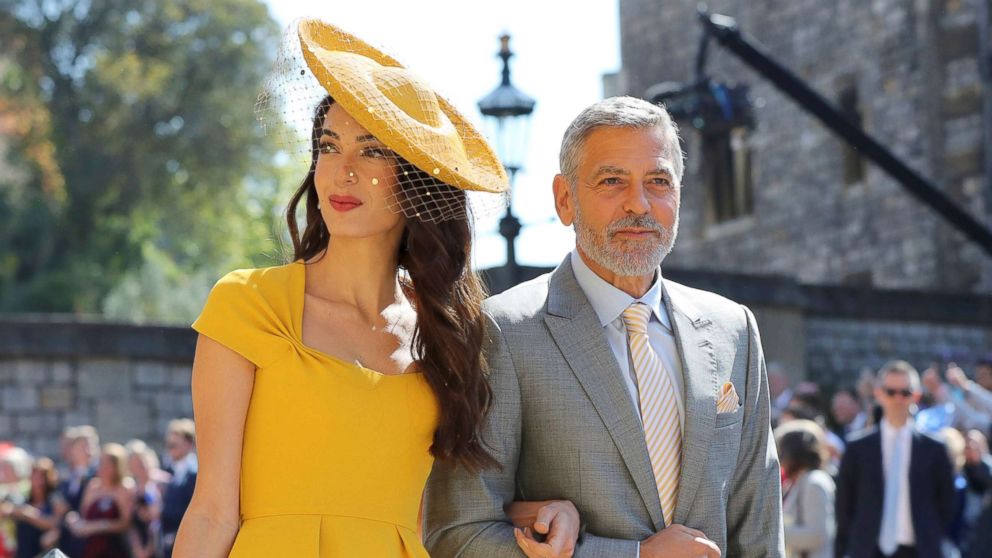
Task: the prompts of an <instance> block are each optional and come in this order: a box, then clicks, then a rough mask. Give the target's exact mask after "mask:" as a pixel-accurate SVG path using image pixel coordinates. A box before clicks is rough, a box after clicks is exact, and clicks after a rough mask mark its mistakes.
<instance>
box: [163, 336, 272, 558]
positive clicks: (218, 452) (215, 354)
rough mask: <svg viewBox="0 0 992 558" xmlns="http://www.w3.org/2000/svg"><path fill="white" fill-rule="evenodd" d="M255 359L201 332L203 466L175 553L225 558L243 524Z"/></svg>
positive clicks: (198, 389)
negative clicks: (245, 450) (243, 471)
mask: <svg viewBox="0 0 992 558" xmlns="http://www.w3.org/2000/svg"><path fill="white" fill-rule="evenodd" d="M254 382H255V365H254V364H252V363H251V362H250V361H249V360H248V359H246V358H244V357H243V356H241V355H239V354H238V353H236V352H234V351H233V350H231V349H229V348H227V347H225V346H224V345H221V344H220V343H218V342H216V341H214V340H213V339H210V338H209V337H206V336H204V335H201V336H200V337H199V339H198V340H197V343H196V356H195V357H194V359H193V417H194V419H195V420H196V438H197V448H198V452H197V459H198V461H199V471H198V472H197V475H196V487H195V488H194V490H193V499H192V501H191V502H190V504H189V508H187V510H186V514H185V515H184V516H183V521H182V523H181V524H180V526H179V534H178V535H177V537H176V545H175V547H174V549H173V552H172V555H173V556H174V558H192V557H196V558H201V557H202V558H212V557H217V558H222V557H226V556H227V555H228V554H229V553H230V551H231V545H232V544H234V537H235V536H236V535H237V534H238V528H239V527H240V515H241V512H240V505H241V502H240V500H239V494H240V485H241V447H242V443H243V438H244V431H245V417H246V415H247V413H248V401H249V400H250V399H251V390H252V386H253V385H254Z"/></svg>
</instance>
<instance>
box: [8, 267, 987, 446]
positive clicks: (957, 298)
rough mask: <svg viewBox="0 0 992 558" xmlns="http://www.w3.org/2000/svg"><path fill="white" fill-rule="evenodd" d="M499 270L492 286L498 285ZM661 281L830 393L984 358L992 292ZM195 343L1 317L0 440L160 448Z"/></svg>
mask: <svg viewBox="0 0 992 558" xmlns="http://www.w3.org/2000/svg"><path fill="white" fill-rule="evenodd" d="M543 271H548V270H541V269H538V268H527V269H525V270H524V271H523V275H524V276H526V277H532V276H534V275H537V274H539V273H541V272H543ZM502 273H505V270H502V271H499V270H498V271H496V272H494V273H493V274H492V275H491V276H490V277H489V280H490V282H494V283H499V282H500V281H503V280H505V279H506V278H505V277H502V276H501V274H502ZM665 275H666V277H668V278H669V279H672V280H675V281H678V282H680V283H683V284H686V285H690V286H692V287H696V288H700V289H704V290H708V291H712V292H716V293H718V294H721V295H723V296H726V297H728V298H730V299H731V300H734V301H737V302H739V303H741V304H745V305H747V306H748V307H750V308H751V309H752V310H753V311H754V314H755V317H756V318H757V320H758V327H759V328H760V330H761V335H762V344H763V348H764V352H765V358H766V360H767V361H768V362H777V363H780V364H782V365H783V367H784V368H785V370H786V372H788V373H790V375H792V376H793V378H794V379H801V378H806V379H810V380H813V381H816V382H818V383H821V384H823V385H824V386H825V387H827V388H828V389H829V388H832V387H836V386H841V385H844V384H848V383H851V382H853V381H854V379H855V378H856V377H857V374H858V373H859V372H860V370H861V369H862V368H863V367H871V368H877V367H878V366H880V365H881V364H882V363H884V362H885V361H886V360H889V359H892V358H902V359H906V360H909V361H910V362H912V363H914V364H915V365H916V366H918V367H920V368H923V367H926V366H927V365H928V364H929V363H930V362H931V361H934V360H938V361H942V362H947V361H949V360H955V361H957V362H959V363H961V364H962V365H965V366H970V365H971V364H973V363H974V362H975V361H976V360H978V359H979V358H990V357H992V296H990V295H979V294H968V293H957V294H952V293H935V292H927V291H898V290H879V289H871V288H863V287H862V288H855V287H839V286H824V285H804V284H801V283H799V282H797V281H796V280H795V279H793V278H789V277H784V276H769V275H748V274H740V273H727V272H713V271H704V270H698V269H693V270H690V269H679V268H675V267H666V270H665ZM195 341H196V334H195V333H194V332H193V331H192V330H191V329H189V328H186V327H158V326H139V325H129V324H115V323H105V322H90V321H80V320H78V319H74V318H71V317H69V318H67V317H60V316H45V317H31V316H0V440H10V441H13V442H15V443H17V444H19V445H22V446H24V447H25V448H26V449H28V450H29V451H31V452H34V453H36V454H41V455H52V456H54V455H57V453H58V451H59V447H58V438H59V434H60V432H61V431H62V430H63V429H64V428H65V427H67V426H72V425H77V424H92V425H94V426H96V427H97V429H98V430H99V431H100V434H101V437H102V440H103V441H116V442H125V441H127V440H129V439H131V438H141V439H144V440H145V441H147V442H149V443H150V444H151V445H152V447H154V448H156V449H158V450H160V451H161V449H162V434H163V432H164V430H165V427H166V424H167V423H168V421H169V420H171V419H173V418H178V417H188V416H191V414H192V401H191V398H190V372H191V363H192V358H193V351H194V347H195Z"/></svg>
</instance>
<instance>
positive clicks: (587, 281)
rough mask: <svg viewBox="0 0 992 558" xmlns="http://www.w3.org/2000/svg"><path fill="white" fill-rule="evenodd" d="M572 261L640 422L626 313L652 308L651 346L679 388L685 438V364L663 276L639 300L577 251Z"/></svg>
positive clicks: (677, 388)
mask: <svg viewBox="0 0 992 558" xmlns="http://www.w3.org/2000/svg"><path fill="white" fill-rule="evenodd" d="M571 260H572V271H573V272H574V273H575V280H576V281H577V282H578V283H579V287H580V288H581V289H582V292H584V293H585V295H586V298H588V299H589V304H591V305H592V308H593V310H594V311H595V312H596V316H597V317H598V318H599V323H600V325H601V326H603V333H604V335H605V336H606V341H607V343H609V345H610V349H611V350H612V351H613V356H614V358H615V359H616V361H617V364H618V365H619V366H620V372H621V373H622V374H623V382H624V385H626V386H627V391H628V392H629V393H630V399H631V401H632V402H633V403H634V409H636V410H638V411H639V413H638V418H640V414H641V413H640V409H641V404H640V397H639V396H638V392H637V376H636V375H635V373H634V366H633V363H632V361H631V357H630V350H629V349H628V343H627V327H626V326H625V325H624V323H623V311H624V310H626V309H627V307H628V306H630V305H631V304H633V303H634V302H642V303H644V304H646V305H647V306H648V307H649V308H651V319H650V321H649V322H648V342H649V343H650V344H651V348H652V349H653V350H654V352H655V354H656V355H658V358H660V359H661V364H662V366H663V367H664V368H665V372H666V373H668V374H669V377H670V378H671V380H672V385H673V386H674V387H675V393H676V394H677V395H678V396H677V397H676V398H675V400H676V404H677V405H678V410H679V423H680V424H681V425H682V433H683V434H684V433H685V403H684V399H685V390H684V389H683V386H684V384H685V382H684V380H683V378H682V361H681V360H680V359H679V352H678V349H677V348H676V345H675V334H674V331H673V330H672V323H671V319H670V318H669V317H668V312H667V310H666V308H665V301H664V297H663V296H662V290H661V273H660V272H659V273H657V274H656V275H655V279H654V283H653V284H652V285H651V288H650V289H648V292H646V293H644V296H642V297H640V298H636V299H635V298H634V297H632V296H630V295H629V294H627V293H625V292H623V291H621V290H620V289H618V288H616V287H614V286H613V285H611V284H610V283H608V282H606V281H605V280H604V279H603V278H602V277H600V276H599V275H596V273H595V272H594V271H593V270H591V269H589V266H587V265H586V263H585V262H584V261H582V256H580V255H579V253H578V252H577V251H575V250H573V251H572V254H571Z"/></svg>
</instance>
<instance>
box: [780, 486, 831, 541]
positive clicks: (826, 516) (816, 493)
mask: <svg viewBox="0 0 992 558" xmlns="http://www.w3.org/2000/svg"><path fill="white" fill-rule="evenodd" d="M809 475H810V476H809V477H808V478H807V479H806V482H805V486H804V487H803V491H802V494H797V496H798V497H799V498H802V507H803V524H802V525H795V524H794V525H790V526H787V527H786V528H785V545H786V546H787V547H789V548H790V549H792V550H794V551H810V550H817V549H819V548H822V547H823V546H824V545H826V544H827V543H828V542H831V541H832V540H833V538H834V514H833V510H834V487H833V482H832V481H831V480H830V478H829V477H828V476H827V475H826V474H823V475H816V474H814V473H813V472H810V473H809Z"/></svg>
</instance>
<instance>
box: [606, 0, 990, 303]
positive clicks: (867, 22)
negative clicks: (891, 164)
mask: <svg viewBox="0 0 992 558" xmlns="http://www.w3.org/2000/svg"><path fill="white" fill-rule="evenodd" d="M619 5H620V26H621V57H622V64H623V67H622V69H621V70H620V72H619V73H618V75H611V76H608V80H607V81H608V83H607V85H609V87H610V88H612V90H619V91H622V92H626V93H628V94H632V95H637V96H640V95H643V94H644V93H645V91H646V90H647V89H648V88H649V87H650V86H651V85H653V84H656V83H659V82H664V81H679V82H688V81H692V80H693V79H694V78H695V75H694V62H695V57H696V52H697V47H698V40H699V37H700V35H701V27H700V26H699V25H698V24H697V22H696V14H695V2H658V1H656V0H620V3H619ZM708 5H709V8H710V10H711V11H712V12H715V13H721V14H726V15H729V16H732V17H734V18H736V20H737V22H738V24H739V25H740V27H741V29H743V30H744V31H745V32H746V33H747V34H748V35H750V36H751V37H753V38H754V39H756V40H757V41H758V42H759V43H760V44H761V45H763V46H764V48H765V49H766V50H767V52H769V53H770V54H771V55H773V56H774V57H775V58H776V59H777V60H778V61H779V62H781V63H783V64H784V65H785V66H786V67H788V68H790V69H791V70H792V71H794V72H795V73H796V74H797V75H799V76H800V77H802V78H803V79H805V80H806V81H807V82H808V83H809V84H810V85H811V86H812V87H813V88H814V89H816V90H817V91H819V92H820V93H821V94H822V95H824V96H825V97H827V98H828V99H830V100H833V101H836V100H837V96H838V94H839V93H840V91H841V90H842V89H843V88H845V87H849V86H853V87H854V88H855V89H856V91H857V93H858V98H859V101H860V106H861V110H862V112H863V117H864V125H865V128H866V129H867V130H868V132H869V133H870V134H872V135H874V136H875V137H876V138H877V139H879V140H880V141H881V142H882V143H883V144H885V145H887V146H888V147H889V148H890V149H892V150H893V151H894V152H895V153H896V154H897V155H898V156H899V157H901V158H902V159H903V160H904V161H906V162H907V163H908V164H910V166H912V167H914V168H915V169H917V170H918V171H920V172H921V173H922V174H923V175H924V176H926V177H928V178H930V179H931V180H933V181H935V182H936V183H937V184H938V186H939V187H941V188H942V189H943V190H944V191H945V192H947V193H948V194H949V195H950V196H951V197H952V198H953V199H954V200H955V201H956V202H957V203H958V204H960V205H961V206H962V207H964V208H966V209H968V210H969V211H971V212H972V214H974V215H976V216H977V217H979V218H980V219H982V220H984V221H985V222H986V223H990V222H992V218H990V214H992V209H990V208H992V188H990V186H989V180H988V178H989V177H988V173H987V172H986V168H987V166H988V165H989V164H990V163H992V161H987V160H986V158H987V151H988V150H989V149H992V145H990V144H992V141H990V138H989V136H990V132H989V127H990V126H989V120H988V118H989V117H988V111H989V110H992V109H990V101H989V99H990V95H992V88H990V87H989V81H988V80H989V70H988V68H987V67H985V65H986V58H985V57H984V56H983V52H987V51H988V48H989V37H988V36H989V33H988V28H989V25H988V18H989V7H988V5H987V1H986V0H912V1H911V0H834V1H830V2H822V1H820V0H767V1H763V2H741V1H739V0H736V1H735V0H712V1H710V2H708ZM707 69H708V73H709V74H710V75H711V76H712V77H713V78H714V79H716V80H719V81H724V82H728V83H736V82H745V83H747V84H749V85H750V86H751V92H752V96H753V99H754V101H755V117H756V127H755V129H754V130H753V131H752V133H751V134H750V139H749V145H750V147H751V150H752V162H753V178H754V212H753V215H751V216H749V217H743V218H739V219H737V220H734V221H729V222H724V223H720V224H713V223H709V222H707V220H706V219H705V217H704V213H703V211H704V210H703V208H704V203H705V201H704V189H703V188H704V185H703V184H702V182H701V177H700V169H701V168H702V167H703V166H704V165H706V164H707V161H704V160H702V159H701V157H700V156H699V149H700V146H699V137H698V134H697V133H696V132H694V131H693V130H692V128H691V125H690V124H689V123H682V124H681V126H682V128H683V134H682V136H683V140H684V142H685V147H686V153H687V157H688V162H687V174H686V177H685V179H684V190H683V206H682V210H681V217H682V222H681V230H680V236H679V242H678V243H677V244H676V247H675V251H674V252H673V254H672V256H671V259H670V264H671V265H673V266H678V267H683V268H689V269H709V270H720V271H729V272H743V273H757V274H778V275H785V276H788V277H792V278H796V279H798V280H800V281H801V282H803V283H811V284H844V283H845V282H846V281H850V280H852V279H851V278H853V277H858V278H864V277H870V279H871V283H872V284H873V285H875V286H878V287H882V288H897V289H921V290H951V291H970V292H984V293H989V292H992V257H989V256H988V255H986V254H985V253H984V252H982V251H981V250H980V249H978V248H977V247H976V246H975V245H973V244H972V243H970V242H967V241H965V240H964V239H963V237H962V236H961V235H960V234H959V233H957V232H955V231H954V230H953V229H952V228H951V227H950V226H949V225H947V224H946V223H944V222H943V221H942V220H941V219H940V218H938V217H937V216H936V215H935V214H934V213H933V212H932V211H931V210H930V209H929V208H927V207H925V206H923V205H922V204H920V203H918V202H916V201H915V200H914V199H912V198H910V196H909V195H908V194H906V193H905V192H904V191H903V190H902V188H901V187H900V186H899V185H898V184H896V183H895V182H894V181H893V180H891V179H890V178H888V176H886V175H884V174H883V173H881V172H880V171H879V170H878V169H876V168H874V167H873V166H872V165H871V164H869V165H868V168H867V174H866V177H865V179H864V180H862V181H860V182H858V183H855V184H851V185H845V184H844V180H843V176H842V170H843V166H842V164H841V161H842V153H843V146H842V145H841V143H840V141H839V140H838V139H836V138H835V137H834V136H833V135H832V134H831V133H830V132H829V131H828V130H826V129H825V128H824V127H823V126H821V125H820V124H818V123H817V122H816V121H814V120H813V118H812V117H810V116H807V115H806V114H805V113H804V112H803V111H802V110H801V109H800V108H799V107H798V106H797V105H796V104H795V103H793V102H792V101H791V100H789V99H787V98H786V97H784V96H783V95H782V94H781V93H779V92H778V91H777V90H776V89H774V88H773V87H772V86H771V85H770V83H769V82H767V81H765V80H764V79H763V78H762V77H761V76H760V75H758V74H756V73H755V72H754V71H753V70H751V69H750V68H749V67H747V66H746V65H745V64H743V63H742V62H740V61H739V60H738V59H737V58H735V57H734V55H732V54H731V53H729V52H728V51H725V50H723V49H722V48H720V47H719V46H718V45H717V44H716V43H711V46H710V52H709V57H708V65H707Z"/></svg>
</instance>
